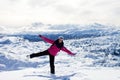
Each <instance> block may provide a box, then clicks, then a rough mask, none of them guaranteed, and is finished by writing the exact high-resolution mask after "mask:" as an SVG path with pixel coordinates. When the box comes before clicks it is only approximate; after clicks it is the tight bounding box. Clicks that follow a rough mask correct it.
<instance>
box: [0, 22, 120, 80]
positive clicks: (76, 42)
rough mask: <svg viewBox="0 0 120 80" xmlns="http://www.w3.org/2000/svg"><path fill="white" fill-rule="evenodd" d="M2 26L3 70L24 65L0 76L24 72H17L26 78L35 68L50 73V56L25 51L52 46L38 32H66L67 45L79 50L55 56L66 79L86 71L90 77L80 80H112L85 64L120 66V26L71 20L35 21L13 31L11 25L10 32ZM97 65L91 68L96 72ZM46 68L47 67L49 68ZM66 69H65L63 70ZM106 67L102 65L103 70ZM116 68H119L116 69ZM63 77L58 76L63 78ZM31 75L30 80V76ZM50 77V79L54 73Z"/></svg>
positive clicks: (53, 34)
mask: <svg viewBox="0 0 120 80" xmlns="http://www.w3.org/2000/svg"><path fill="white" fill-rule="evenodd" d="M39 25H40V26H39ZM63 28H64V29H63ZM0 29H2V32H0V71H8V70H19V69H23V70H20V71H10V72H1V73H0V75H2V76H0V79H2V77H4V76H5V74H6V73H7V74H9V77H10V78H11V79H12V80H19V79H17V78H14V77H11V75H12V74H13V75H14V74H16V73H17V74H19V73H21V74H22V75H21V76H22V77H20V76H18V77H20V79H21V80H26V79H27V77H28V76H29V75H34V72H35V75H39V74H40V73H42V74H45V75H46V76H48V77H50V76H49V74H48V73H47V72H49V69H48V68H49V60H48V56H44V57H39V58H34V59H27V58H26V55H29V54H31V53H34V52H39V51H43V50H46V49H47V48H48V47H49V46H50V44H48V43H45V42H43V41H42V40H41V39H40V38H39V37H38V35H39V34H42V35H44V36H46V37H48V38H51V39H54V40H55V39H57V37H58V36H59V35H63V36H64V37H65V41H64V43H65V46H66V47H67V48H68V49H70V50H71V51H72V52H74V53H77V54H76V56H74V57H72V56H69V55H67V54H66V53H65V52H59V53H58V54H59V55H58V56H56V61H55V65H56V72H57V73H58V75H59V76H65V77H66V76H67V79H64V80H77V79H79V78H80V76H82V77H83V76H85V75H84V74H85V73H86V72H87V73H86V74H87V75H89V77H88V78H84V79H82V78H80V79H81V80H106V79H108V80H109V78H105V79H103V78H100V79H97V78H96V79H93V78H90V75H91V76H93V75H92V74H91V73H90V72H89V70H85V69H82V68H84V67H89V68H88V69H91V68H90V67H111V68H112V67H114V68H115V67H120V27H114V26H105V25H101V24H97V23H95V24H92V25H87V26H83V25H68V24H67V25H54V26H53V25H44V24H41V23H40V24H37V23H36V24H33V25H31V26H30V27H22V28H19V29H17V30H18V31H15V32H13V33H10V32H9V31H12V29H10V30H8V32H7V31H6V30H7V29H6V28H4V29H3V27H1V28H0ZM28 67H29V68H30V74H28V73H29V72H28V71H27V70H29V69H26V68H28ZM31 68H33V69H31ZM111 68H110V69H111ZM24 69H25V70H24ZM81 69H82V70H83V73H80V72H82V70H81ZM94 69H96V70H95V71H94V70H92V72H93V74H94V75H95V74H96V73H97V71H99V70H98V69H97V68H94ZM99 69H101V68H99ZM118 69H119V68H118ZM38 70H40V71H38ZM44 70H47V72H46V71H44ZM65 70H66V72H64V73H61V72H63V71H65ZM105 70H106V69H105ZM105 70H104V68H103V72H102V74H103V73H104V71H105ZM114 70H115V71H116V72H119V71H118V70H116V69H114ZM108 71H109V70H108ZM110 71H111V70H110ZM10 73H11V74H10ZM23 73H24V74H23ZM107 73H108V72H106V74H107ZM113 73H114V72H113ZM61 74H63V75H61ZM65 74H66V75H65ZM98 74H101V73H98ZM26 75H28V76H26ZM45 75H41V76H40V77H42V78H41V80H45V79H46V76H45ZM111 75H112V74H111ZM116 75H118V74H116ZM24 77H25V78H24ZM38 77H39V76H37V77H36V80H38ZM57 77H58V76H57ZM13 78H14V79H13ZM34 78H35V77H34V76H33V78H31V79H32V80H33V79H34ZM52 78H53V77H52ZM61 78H62V77H61ZM61 78H60V79H59V78H58V79H56V80H61ZM68 78H69V79H68ZM11 79H9V80H11ZM28 79H29V80H30V77H28ZM49 79H50V80H51V77H50V78H49ZM113 79H114V80H119V79H120V77H119V76H117V78H116V77H113V78H112V79H111V80H113ZM46 80H48V79H46ZM52 80H53V79H52ZM62 80H63V79H62Z"/></svg>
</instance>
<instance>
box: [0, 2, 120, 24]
mask: <svg viewBox="0 0 120 80" xmlns="http://www.w3.org/2000/svg"><path fill="white" fill-rule="evenodd" d="M34 22H42V23H44V24H90V23H101V24H113V25H120V0H0V25H5V26H24V25H29V24H31V23H34Z"/></svg>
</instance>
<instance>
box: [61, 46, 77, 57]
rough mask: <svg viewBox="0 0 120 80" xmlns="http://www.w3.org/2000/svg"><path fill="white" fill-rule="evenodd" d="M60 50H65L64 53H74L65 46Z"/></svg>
mask: <svg viewBox="0 0 120 80" xmlns="http://www.w3.org/2000/svg"><path fill="white" fill-rule="evenodd" d="M61 50H62V51H64V52H66V53H68V54H70V55H75V54H74V53H72V52H71V51H69V50H68V49H67V48H66V47H63V48H62V49H61Z"/></svg>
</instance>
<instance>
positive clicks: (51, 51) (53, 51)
mask: <svg viewBox="0 0 120 80" xmlns="http://www.w3.org/2000/svg"><path fill="white" fill-rule="evenodd" d="M39 37H40V38H41V39H43V40H44V41H46V42H48V43H50V44H52V45H51V46H50V48H48V49H47V50H45V51H43V52H39V53H33V54H30V56H29V57H30V58H34V57H39V56H44V55H49V58H50V71H51V74H55V66H54V60H55V56H56V55H57V53H58V52H59V51H60V50H62V51H65V52H67V53H68V54H70V55H75V54H73V53H72V52H71V51H69V50H68V49H67V48H66V47H64V43H63V37H62V36H60V37H59V38H58V39H57V40H55V41H54V40H51V39H48V38H46V37H44V36H42V35H39Z"/></svg>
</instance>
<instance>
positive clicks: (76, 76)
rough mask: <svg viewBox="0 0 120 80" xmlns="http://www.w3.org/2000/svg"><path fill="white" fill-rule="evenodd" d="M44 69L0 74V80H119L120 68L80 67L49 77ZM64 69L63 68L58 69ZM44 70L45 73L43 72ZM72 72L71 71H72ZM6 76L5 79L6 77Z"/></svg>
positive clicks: (45, 68) (29, 69) (58, 72)
mask: <svg viewBox="0 0 120 80" xmlns="http://www.w3.org/2000/svg"><path fill="white" fill-rule="evenodd" d="M47 68H49V67H48V66H47V67H44V68H28V69H23V70H17V71H7V72H1V73H0V79H1V80H120V68H100V67H98V68H96V67H92V68H90V67H80V68H79V70H76V68H73V67H71V70H70V69H69V68H70V67H68V69H66V70H65V71H64V70H62V71H64V72H62V71H58V70H57V74H55V75H50V74H49V72H48V71H47ZM61 69H64V68H63V67H61V68H60V70H61ZM45 70H46V71H45ZM72 70H73V71H72ZM6 76H7V77H6Z"/></svg>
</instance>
